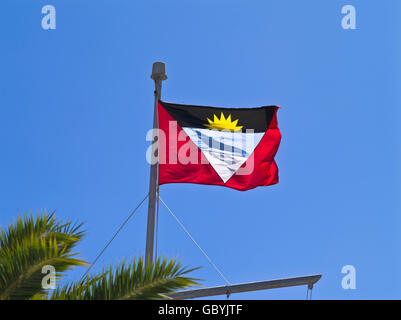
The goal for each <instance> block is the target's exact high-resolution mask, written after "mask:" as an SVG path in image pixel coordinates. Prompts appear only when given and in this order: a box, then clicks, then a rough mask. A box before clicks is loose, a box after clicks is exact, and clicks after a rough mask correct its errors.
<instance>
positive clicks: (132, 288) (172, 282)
mask: <svg viewBox="0 0 401 320" xmlns="http://www.w3.org/2000/svg"><path fill="white" fill-rule="evenodd" d="M196 269H198V268H194V269H188V268H187V267H183V266H182V264H181V262H180V261H177V260H176V259H171V260H167V258H164V259H161V258H159V259H157V260H156V261H155V262H154V263H151V264H148V265H147V266H146V267H145V265H144V259H143V258H142V257H140V258H139V259H138V260H135V259H134V260H133V261H132V262H131V263H128V264H127V263H125V262H122V263H120V264H119V265H118V266H117V267H116V268H113V267H110V268H109V269H107V270H106V269H103V271H102V272H101V274H100V275H97V276H94V277H89V276H87V278H86V279H85V280H84V281H83V282H82V283H72V284H67V285H66V286H64V287H63V288H59V289H56V290H55V291H54V292H53V294H52V295H51V297H50V299H56V300H59V299H63V300H64V299H72V300H138V299H139V300H145V299H166V298H167V297H166V295H167V294H168V293H170V292H173V291H175V290H177V289H184V288H187V287H191V286H195V285H199V283H198V282H197V280H198V279H194V278H190V277H188V276H186V275H187V274H188V273H189V272H192V271H194V270H196Z"/></svg>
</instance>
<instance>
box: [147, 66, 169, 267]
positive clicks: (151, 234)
mask: <svg viewBox="0 0 401 320" xmlns="http://www.w3.org/2000/svg"><path fill="white" fill-rule="evenodd" d="M150 77H151V78H152V79H153V80H154V82H155V92H154V95H155V101H154V110H153V129H157V128H158V126H159V124H158V117H157V114H158V112H157V107H158V101H159V100H160V98H161V90H162V81H163V80H166V79H167V75H166V65H165V64H164V63H163V62H155V63H154V64H153V68H152V75H151V76H150ZM157 145H158V143H157V142H156V143H155V132H153V141H152V157H153V156H154V155H155V152H156V149H157V152H159V151H158V148H157ZM157 157H158V155H157ZM158 164H159V163H158V161H157V163H155V164H151V165H150V180H149V204H148V225H147V232H146V251H145V264H147V263H148V262H149V263H152V262H153V248H154V240H155V208H156V201H157V200H158V199H157V194H156V191H157V186H158V179H157V174H158Z"/></svg>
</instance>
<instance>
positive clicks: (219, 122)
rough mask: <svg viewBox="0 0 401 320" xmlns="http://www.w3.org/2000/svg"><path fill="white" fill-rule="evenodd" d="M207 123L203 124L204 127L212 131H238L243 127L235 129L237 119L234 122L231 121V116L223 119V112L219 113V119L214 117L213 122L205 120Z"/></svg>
mask: <svg viewBox="0 0 401 320" xmlns="http://www.w3.org/2000/svg"><path fill="white" fill-rule="evenodd" d="M207 121H209V123H207V124H205V126H206V127H207V128H209V129H212V130H229V131H240V130H241V129H242V128H243V126H239V127H237V123H238V119H237V120H235V121H231V114H230V115H229V116H228V117H227V119H226V118H225V117H224V114H223V112H222V113H221V116H220V119H219V118H217V116H216V115H214V118H213V121H212V120H210V119H209V118H207Z"/></svg>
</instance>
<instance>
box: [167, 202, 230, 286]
mask: <svg viewBox="0 0 401 320" xmlns="http://www.w3.org/2000/svg"><path fill="white" fill-rule="evenodd" d="M159 199H160V201H161V203H163V205H164V206H165V207H166V209H167V210H168V212H170V214H171V215H172V216H173V218H174V219H175V221H177V223H178V224H179V225H180V227H181V228H182V230H184V232H185V233H186V234H187V236H188V237H189V238H190V239H191V240H192V242H193V243H194V244H195V245H196V246H197V247H198V249H199V250H200V251H201V252H202V253H203V255H204V256H205V257H206V259H207V260H208V261H209V263H210V264H211V266H212V267H213V268H214V269H215V270H216V271H217V273H218V274H219V275H220V276H221V278H222V279H223V280H224V282H225V283H226V284H227V285H229V286H230V285H231V283H230V282H229V281H228V280H227V278H226V277H225V276H224V275H223V273H222V272H221V271H220V270H219V268H217V266H216V265H215V264H214V263H213V261H212V260H211V259H210V258H209V256H208V255H207V254H206V252H205V251H203V249H202V248H201V247H200V246H199V244H198V243H197V242H196V241H195V239H194V238H193V237H192V236H191V234H190V233H189V231H188V230H187V229H186V228H185V227H184V225H183V224H182V223H181V221H180V220H179V219H178V218H177V217H176V215H175V214H174V213H173V212H172V211H171V209H170V208H169V207H168V206H167V204H166V203H165V202H164V201H163V199H162V197H160V196H159Z"/></svg>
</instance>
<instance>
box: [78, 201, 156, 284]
mask: <svg viewBox="0 0 401 320" xmlns="http://www.w3.org/2000/svg"><path fill="white" fill-rule="evenodd" d="M148 197H149V193H148V194H147V195H146V196H145V198H143V200H142V201H141V202H140V203H139V204H138V205H137V206H136V208H135V209H134V210H133V211H132V212H131V214H130V215H129V216H128V218H127V219H125V221H124V222H123V223H122V224H121V226H120V227H119V228H118V230H117V231H116V232H115V233H114V235H113V237H112V238H111V240H110V241H109V242H108V243H107V244H106V246H105V247H104V248H103V250H102V251H101V252H100V253H99V254H98V255H97V257H96V259H95V260H94V261H93V262H92V263H91V264H90V266H89V267H88V269H87V270H86V271H85V273H84V275H83V276H82V277H81V280H79V281H80V282H82V280H83V279H84V278H85V276H86V275H87V274H88V272H89V270H90V269H92V267H93V266H94V265H95V263H96V262H97V260H99V258H100V257H101V255H102V254H103V253H104V252H105V251H106V249H107V248H108V246H109V245H110V244H111V243H112V242H113V240H114V239H115V238H116V237H117V235H118V233H119V232H120V231H121V229H122V228H123V227H124V226H125V225H126V223H127V222H128V220H129V219H131V217H132V216H133V215H134V213H135V212H136V210H138V209H139V207H140V206H141V205H142V203H144V201H145V200H146V199H147V198H148Z"/></svg>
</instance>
